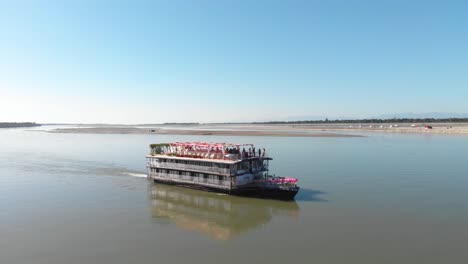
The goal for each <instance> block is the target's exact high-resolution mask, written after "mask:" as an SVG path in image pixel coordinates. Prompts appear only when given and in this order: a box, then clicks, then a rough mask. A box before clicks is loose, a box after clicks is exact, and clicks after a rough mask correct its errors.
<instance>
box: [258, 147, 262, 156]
mask: <svg viewBox="0 0 468 264" xmlns="http://www.w3.org/2000/svg"><path fill="white" fill-rule="evenodd" d="M258 156H259V157H261V156H262V149H258Z"/></svg>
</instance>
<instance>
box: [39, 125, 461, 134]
mask: <svg viewBox="0 0 468 264" xmlns="http://www.w3.org/2000/svg"><path fill="white" fill-rule="evenodd" d="M431 127H432V129H426V128H424V124H413V126H412V124H389V123H386V124H359V125H356V124H345V123H342V124H301V125H297V124H295V125H291V124H288V125H286V124H281V125H264V124H262V125H259V124H255V125H251V124H250V125H245V124H244V125H216V124H201V125H184V126H165V125H163V126H153V127H149V126H148V127H142V126H131V125H121V126H116V125H100V126H85V125H82V126H76V127H65V128H56V129H52V130H40V131H43V132H48V133H76V134H155V135H198V136H273V137H365V136H366V135H362V134H359V133H369V134H372V133H392V134H395V133H396V134H419V135H462V136H468V123H434V124H431Z"/></svg>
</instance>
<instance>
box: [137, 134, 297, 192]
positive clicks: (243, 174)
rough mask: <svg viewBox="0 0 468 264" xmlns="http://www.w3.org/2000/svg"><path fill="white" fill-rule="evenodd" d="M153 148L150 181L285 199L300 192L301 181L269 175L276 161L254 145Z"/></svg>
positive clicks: (149, 160) (188, 144)
mask: <svg viewBox="0 0 468 264" xmlns="http://www.w3.org/2000/svg"><path fill="white" fill-rule="evenodd" d="M150 149H151V152H150V154H148V155H147V156H146V159H147V171H148V178H149V179H151V180H153V181H154V182H156V183H165V184H174V185H179V186H184V187H189V188H195V189H202V190H208V191H215V192H221V193H227V194H233V195H243V196H253V197H260V198H275V199H282V200H291V199H294V196H296V194H297V192H298V191H299V186H297V182H298V180H297V179H295V178H290V177H275V176H271V175H269V174H268V165H269V161H270V160H272V158H270V157H268V155H267V153H266V151H265V149H258V150H256V149H255V146H254V145H253V144H228V143H207V142H174V143H161V144H151V145H150Z"/></svg>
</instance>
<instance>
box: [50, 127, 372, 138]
mask: <svg viewBox="0 0 468 264" xmlns="http://www.w3.org/2000/svg"><path fill="white" fill-rule="evenodd" d="M45 132H47V133H75V134H140V135H145V134H147V135H191V136H271V137H365V136H362V135H351V134H341V133H331V132H324V131H320V132H319V131H317V132H315V131H313V132H312V133H311V131H283V130H239V129H232V130H209V129H165V128H154V129H151V128H137V127H87V128H58V129H54V130H50V131H45Z"/></svg>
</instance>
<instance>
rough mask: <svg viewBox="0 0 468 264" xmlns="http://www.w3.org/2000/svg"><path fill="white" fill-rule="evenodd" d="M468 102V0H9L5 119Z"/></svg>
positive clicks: (0, 13) (0, 83)
mask: <svg viewBox="0 0 468 264" xmlns="http://www.w3.org/2000/svg"><path fill="white" fill-rule="evenodd" d="M398 112H454V113H468V1H430V0H426V1H417V0H412V1H408V0H404V1H398V0H389V1H378V0H372V1H370V0H369V1H353V0H342V1H334V0H328V1H313V0H309V1H274V0H270V1H260V0H255V1H241V0H232V1H222V0H213V1H204V0H199V1H195V0H192V1H190V0H185V1H177V0H167V1H156V0H154V1H135V0H134V1H130V0H129V1H118V0H113V1H95V0H91V1H85V0H80V1H65V0H60V1H54V0H48V1H32V0H31V1H22V0H18V1H2V0H0V121H36V122H81V123H96V122H98V123H158V122H219V121H262V120H282V119H288V118H292V119H296V118H298V119H301V118H307V117H313V116H328V117H332V118H333V117H339V116H345V117H358V118H360V117H369V116H376V115H379V114H388V113H398Z"/></svg>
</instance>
